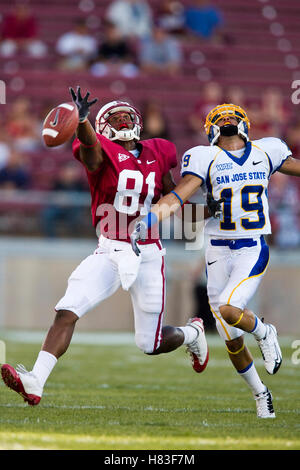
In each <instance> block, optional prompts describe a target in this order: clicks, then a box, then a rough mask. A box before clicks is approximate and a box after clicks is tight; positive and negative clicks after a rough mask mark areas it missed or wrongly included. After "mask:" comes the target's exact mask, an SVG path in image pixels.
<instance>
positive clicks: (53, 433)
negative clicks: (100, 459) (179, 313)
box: [0, 335, 300, 450]
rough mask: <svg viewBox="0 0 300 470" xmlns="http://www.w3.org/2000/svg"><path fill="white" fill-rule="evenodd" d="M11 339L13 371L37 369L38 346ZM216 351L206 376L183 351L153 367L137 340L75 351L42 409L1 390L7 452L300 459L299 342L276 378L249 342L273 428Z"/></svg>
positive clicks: (0, 442) (213, 347) (216, 342)
mask: <svg viewBox="0 0 300 470" xmlns="http://www.w3.org/2000/svg"><path fill="white" fill-rule="evenodd" d="M4 339H5V341H6V348H7V352H6V361H7V362H9V363H11V364H12V365H16V364H17V363H22V364H24V365H25V366H26V367H27V368H28V369H30V368H31V367H32V365H33V363H34V360H35V358H36V355H37V352H38V350H39V343H30V342H26V343H25V342H19V341H13V340H11V339H6V338H4ZM250 340H251V341H250ZM208 341H209V344H210V361H209V364H208V367H207V369H206V371H205V372H204V373H203V374H199V375H198V374H196V373H195V372H194V371H193V370H192V368H191V366H190V362H189V358H188V355H187V354H185V350H184V348H179V349H178V350H177V351H175V352H173V353H171V354H166V355H161V356H156V357H149V356H146V355H144V354H143V353H141V352H140V351H139V350H138V349H137V348H136V346H135V345H134V344H133V340H132V342H131V341H129V342H128V341H127V343H128V344H125V343H126V342H124V343H122V344H120V345H117V344H114V345H109V344H104V345H103V344H102V345H101V336H99V344H80V342H78V341H75V342H74V343H73V344H72V345H71V347H70V349H69V350H68V352H67V353H66V355H65V356H63V358H61V359H60V361H59V362H58V364H57V366H56V367H55V369H54V371H53V372H52V374H51V376H50V378H49V380H48V382H47V385H46V387H45V390H44V396H43V398H42V401H41V403H40V405H39V406H37V407H29V406H28V405H26V404H24V402H23V401H22V398H21V397H20V396H19V395H17V394H16V393H14V392H12V391H11V390H9V389H8V388H7V387H5V386H4V384H3V383H2V381H1V383H0V449H1V450H4V449H58V450H59V449H70V450H72V449H77V450H83V449H84V450H89V449H97V450H99V449H103V450H117V449H118V450H125V449H126V450H137V449H140V450H149V449H151V450H162V449H163V450H177V449H179V450H202V449H207V450H211V449H214V450H216V449H218V450H220V449H230V450H232V449H278V450H281V449H300V419H299V418H300V394H299V385H300V364H299V365H294V364H292V361H291V355H292V353H293V350H292V348H291V343H292V339H288V338H285V339H283V340H282V346H283V348H282V349H283V354H284V363H283V365H282V367H281V369H280V370H279V372H278V374H277V375H276V376H269V375H268V374H267V373H266V372H265V370H264V367H263V364H262V360H261V358H260V353H259V351H258V348H257V346H256V344H255V343H254V341H253V340H252V338H251V337H249V338H247V343H248V344H250V350H251V351H252V353H253V355H254V357H255V358H257V369H258V371H259V372H260V374H261V377H262V380H263V381H264V383H266V384H267V385H268V386H269V388H270V389H271V390H272V393H273V396H274V407H275V411H276V414H277V417H276V419H267V420H262V419H257V417H256V410H255V402H254V400H253V398H252V395H251V393H250V392H249V390H248V389H247V387H246V385H245V383H244V382H243V381H242V379H240V378H239V377H238V375H237V373H236V372H235V371H234V369H233V367H232V366H231V364H230V362H229V359H228V358H227V353H226V352H225V350H224V347H223V343H222V341H221V340H220V339H219V338H218V336H215V335H211V336H208ZM106 343H107V341H106Z"/></svg>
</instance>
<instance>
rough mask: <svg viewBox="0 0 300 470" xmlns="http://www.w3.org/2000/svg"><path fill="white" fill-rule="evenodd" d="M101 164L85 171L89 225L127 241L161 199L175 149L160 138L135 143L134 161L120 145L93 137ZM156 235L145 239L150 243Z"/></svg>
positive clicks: (77, 144)
mask: <svg viewBox="0 0 300 470" xmlns="http://www.w3.org/2000/svg"><path fill="white" fill-rule="evenodd" d="M97 138H98V139H99V141H100V143H101V147H102V151H103V154H104V161H103V163H102V165H101V166H100V168H99V169H98V170H96V171H93V172H91V171H88V170H87V168H86V172H87V177H88V181H89V187H90V191H91V198H92V201H91V212H92V218H93V225H94V227H95V228H96V229H97V231H99V232H100V233H101V234H102V235H104V236H105V237H107V238H110V239H113V240H123V241H130V238H129V234H130V233H131V232H132V231H133V229H134V224H135V221H136V218H137V217H139V216H144V215H146V214H147V213H148V212H149V211H150V210H151V205H152V204H155V203H156V202H157V201H158V200H159V199H160V197H161V195H162V191H163V176H164V175H165V174H166V173H168V172H169V171H170V170H171V168H175V167H176V165H177V158H176V147H175V145H174V144H173V143H171V142H169V141H167V140H164V139H149V140H144V141H141V142H138V143H137V149H138V150H139V152H140V153H139V156H138V157H137V158H136V157H135V156H134V155H133V154H132V153H131V152H129V151H127V150H125V149H124V147H122V146H121V145H119V144H117V143H115V142H112V141H110V140H109V139H107V138H106V137H104V136H103V135H101V134H97ZM79 147H80V142H79V140H78V139H75V140H74V142H73V153H74V156H75V157H76V158H77V159H78V160H79V161H80V158H79ZM157 238H158V234H156V236H154V235H153V234H151V238H149V239H148V240H147V243H153V242H154V241H155V240H156V239H157Z"/></svg>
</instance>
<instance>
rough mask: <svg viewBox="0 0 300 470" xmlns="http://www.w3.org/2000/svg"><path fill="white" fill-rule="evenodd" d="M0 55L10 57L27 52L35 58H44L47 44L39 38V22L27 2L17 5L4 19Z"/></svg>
mask: <svg viewBox="0 0 300 470" xmlns="http://www.w3.org/2000/svg"><path fill="white" fill-rule="evenodd" d="M1 39H2V41H1V44H0V53H1V55H3V56H5V57H10V56H12V55H14V54H16V53H17V52H19V51H21V52H24V51H25V52H27V53H28V54H29V55H31V56H33V57H44V56H45V55H46V53H47V46H46V44H45V43H44V42H43V41H41V40H40V39H39V37H38V25H37V20H36V18H35V17H34V15H33V14H32V13H31V11H30V9H29V7H28V5H26V3H25V2H20V3H17V4H16V5H15V7H14V8H13V10H12V12H11V13H9V14H8V15H7V16H5V17H4V19H3V23H2V28H1Z"/></svg>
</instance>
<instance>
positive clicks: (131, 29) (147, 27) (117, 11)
mask: <svg viewBox="0 0 300 470" xmlns="http://www.w3.org/2000/svg"><path fill="white" fill-rule="evenodd" d="M152 17H153V14H152V10H151V8H150V6H149V4H148V2H147V1H142V0H115V1H113V2H112V3H111V5H110V6H109V7H108V10H107V11H106V19H107V20H108V21H109V22H111V23H113V24H115V25H116V26H117V27H118V29H119V30H120V32H121V34H122V35H123V36H125V37H128V38H134V37H138V38H144V37H146V36H149V35H150V34H151V30H152Z"/></svg>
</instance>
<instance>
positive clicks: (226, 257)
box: [206, 237, 269, 341]
mask: <svg viewBox="0 0 300 470" xmlns="http://www.w3.org/2000/svg"><path fill="white" fill-rule="evenodd" d="M247 240H253V244H254V243H255V242H256V244H255V245H254V246H245V247H242V248H239V246H240V245H242V244H243V241H242V240H238V239H236V240H233V241H231V243H230V245H231V246H228V245H229V240H226V242H227V243H228V245H227V246H226V245H223V246H222V245H220V246H218V245H217V246H213V245H212V242H215V243H221V242H222V240H220V239H216V238H215V237H214V238H213V239H210V240H209V241H208V247H207V249H206V269H207V294H208V298H209V303H210V307H211V311H212V313H213V315H214V317H215V319H216V327H217V330H218V332H219V334H220V336H221V337H222V338H223V339H224V340H225V341H230V340H232V339H235V338H238V337H239V336H241V335H243V334H244V331H243V330H241V329H239V328H236V327H232V326H230V325H228V323H226V321H225V320H224V319H223V318H222V316H221V314H220V311H219V308H220V306H222V305H232V306H233V307H238V308H240V309H241V310H243V309H244V308H245V307H246V306H247V304H248V302H249V301H250V299H251V297H252V296H253V295H254V293H255V291H256V289H257V288H258V285H259V283H260V282H261V280H262V278H263V276H264V274H265V272H266V269H267V266H268V262H269V247H268V246H267V244H266V243H265V241H264V239H263V237H255V238H253V239H247ZM223 241H224V240H223ZM226 242H225V241H224V243H226Z"/></svg>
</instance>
